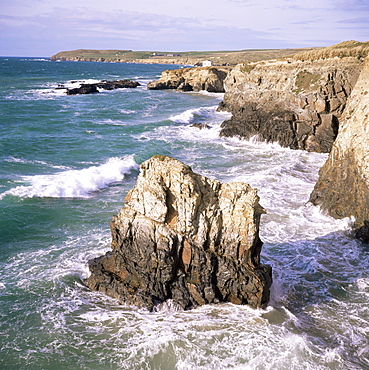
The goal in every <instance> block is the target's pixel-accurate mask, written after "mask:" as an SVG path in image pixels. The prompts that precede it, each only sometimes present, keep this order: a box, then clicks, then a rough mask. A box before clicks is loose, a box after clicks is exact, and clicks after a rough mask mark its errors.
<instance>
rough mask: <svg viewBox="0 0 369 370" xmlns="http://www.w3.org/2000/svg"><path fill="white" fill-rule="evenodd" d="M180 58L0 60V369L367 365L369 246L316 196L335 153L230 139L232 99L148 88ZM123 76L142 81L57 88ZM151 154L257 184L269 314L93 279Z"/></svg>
mask: <svg viewBox="0 0 369 370" xmlns="http://www.w3.org/2000/svg"><path fill="white" fill-rule="evenodd" d="M181 67H184V66H178V65H158V64H157V65H150V64H124V63H96V62H95V63H93V62H63V61H61V62H51V61H49V60H48V59H47V58H0V81H1V84H0V107H1V116H0V130H1V131H0V132H1V133H0V161H1V162H0V163H1V164H0V368H1V369H27V370H36V369H37V370H39V369H50V370H51V369H52V370H54V369H55V370H58V369H71V370H72V369H73V370H77V369H102V370H104V369H130V370H131V369H132V370H135V369H160V370H171V369H196V370H197V369H204V370H205V369H206V370H208V369H209V370H210V369H216V370H220V369H260V370H261V369H273V370H274V369H277V370H282V369H288V370H291V369H301V370H306V369H314V370H315V369H345V370H346V369H369V246H368V244H364V243H362V242H360V241H358V240H355V239H354V238H353V237H352V231H351V230H352V222H353V220H352V219H343V220H335V219H333V218H331V217H329V216H327V215H325V214H323V213H322V212H321V211H320V209H319V208H318V207H315V206H313V205H312V204H310V203H309V202H308V199H309V194H310V193H311V191H312V189H313V187H314V184H315V182H316V181H317V178H318V171H319V168H320V167H321V166H322V164H323V163H324V162H325V160H326V159H327V154H319V153H308V152H304V151H299V150H291V149H288V148H282V147H281V146H279V145H278V143H265V142H261V141H258V140H257V138H252V139H251V140H242V139H240V138H237V137H234V138H223V137H220V136H219V132H220V126H221V123H222V122H223V121H224V120H226V119H228V118H229V117H230V114H229V113H226V112H218V111H217V107H218V104H219V103H220V102H221V101H222V98H223V95H222V94H214V93H207V92H204V91H200V92H186V93H184V92H178V91H173V90H163V91H152V90H147V83H148V82H149V81H152V80H156V79H158V78H159V77H160V74H161V72H162V71H163V70H166V69H174V68H181ZM118 79H131V80H134V81H138V82H139V83H140V84H141V86H139V87H138V88H135V89H117V90H112V91H101V92H99V93H97V94H90V95H74V96H69V95H66V93H65V91H66V90H65V89H63V88H62V87H63V86H64V87H68V86H78V85H79V84H80V83H83V82H93V81H100V80H118ZM193 124H201V125H203V126H204V128H203V129H199V128H198V127H194V126H192V125H193ZM156 154H161V155H168V156H171V157H174V158H177V159H179V160H181V161H183V162H184V163H186V164H188V165H190V166H191V167H192V169H193V170H194V171H195V172H197V173H200V174H202V175H204V176H207V177H209V178H212V179H216V180H219V181H221V182H235V181H242V182H246V183H248V184H250V185H251V186H252V187H254V188H257V189H258V194H259V196H260V203H261V205H262V206H263V207H264V208H265V209H266V210H267V214H266V215H263V216H262V221H261V225H260V236H261V239H262V241H263V242H264V245H263V249H262V253H261V259H262V262H263V263H265V264H269V265H271V266H272V268H273V279H274V281H273V285H272V289H271V300H270V303H269V305H268V307H267V308H265V309H252V308H250V307H248V306H238V305H233V304H230V303H221V304H217V305H204V306H201V307H199V308H196V309H193V310H189V311H178V310H176V309H175V308H174V307H172V306H171V305H170V304H168V305H165V306H163V307H162V308H161V309H160V310H158V311H157V312H149V311H147V310H144V309H139V308H137V307H134V306H127V305H121V304H119V302H117V301H116V300H115V299H112V298H109V297H107V296H105V295H104V294H102V293H98V292H92V291H90V290H89V289H88V288H87V287H86V286H85V285H84V284H83V279H84V278H86V277H87V276H88V275H89V270H88V266H87V262H88V260H89V259H91V258H95V257H97V256H100V255H102V254H104V253H106V252H107V251H109V250H110V231H109V222H110V220H111V218H112V216H113V215H115V214H117V213H118V212H119V210H120V208H121V207H122V206H123V205H124V198H125V195H126V194H127V192H128V191H129V189H131V188H132V187H133V186H134V185H135V182H136V179H137V176H138V174H139V165H140V164H141V163H142V162H143V161H145V160H147V159H149V158H150V157H151V156H153V155H156Z"/></svg>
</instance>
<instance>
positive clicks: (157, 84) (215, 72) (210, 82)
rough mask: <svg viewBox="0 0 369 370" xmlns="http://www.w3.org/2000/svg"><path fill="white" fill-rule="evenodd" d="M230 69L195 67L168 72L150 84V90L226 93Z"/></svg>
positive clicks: (148, 86)
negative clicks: (224, 83) (226, 81)
mask: <svg viewBox="0 0 369 370" xmlns="http://www.w3.org/2000/svg"><path fill="white" fill-rule="evenodd" d="M230 69H231V68H230V67H195V68H181V69H174V70H167V71H164V72H162V74H161V77H160V79H159V80H157V81H151V82H149V83H148V85H147V88H148V89H149V90H163V89H176V90H180V91H201V90H205V91H209V92H224V85H223V82H224V79H225V78H226V77H227V74H228V72H229V71H230Z"/></svg>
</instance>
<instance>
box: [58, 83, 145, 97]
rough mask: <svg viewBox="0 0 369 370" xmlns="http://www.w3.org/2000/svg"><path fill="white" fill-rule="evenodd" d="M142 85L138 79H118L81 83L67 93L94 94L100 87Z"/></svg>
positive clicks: (111, 87)
mask: <svg viewBox="0 0 369 370" xmlns="http://www.w3.org/2000/svg"><path fill="white" fill-rule="evenodd" d="M137 86H140V83H139V82H137V81H131V80H118V81H105V80H104V81H100V82H97V83H92V84H81V85H80V86H79V87H74V88H68V89H66V93H67V95H78V94H94V93H98V92H99V89H104V90H114V89H124V88H135V87H137ZM63 88H64V86H63V85H60V86H59V87H58V89H63Z"/></svg>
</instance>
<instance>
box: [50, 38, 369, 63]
mask: <svg viewBox="0 0 369 370" xmlns="http://www.w3.org/2000/svg"><path fill="white" fill-rule="evenodd" d="M367 55H369V41H367V42H358V41H344V42H341V43H339V44H336V45H332V46H329V47H325V48H305V49H259V50H256V49H255V50H239V51H188V52H158V51H132V50H91V49H78V50H71V51H62V52H60V53H57V54H55V55H53V56H52V57H51V58H50V59H51V60H70V61H88V62H123V63H124V62H125V63H130V62H131V63H132V62H136V63H168V64H191V65H195V64H196V63H201V62H203V61H204V60H210V61H212V62H213V64H214V65H224V64H229V65H234V64H238V63H247V62H257V61H261V60H270V59H284V58H291V59H295V60H311V61H312V60H318V59H328V58H334V57H339V58H343V57H357V58H358V59H361V58H364V57H366V56H367Z"/></svg>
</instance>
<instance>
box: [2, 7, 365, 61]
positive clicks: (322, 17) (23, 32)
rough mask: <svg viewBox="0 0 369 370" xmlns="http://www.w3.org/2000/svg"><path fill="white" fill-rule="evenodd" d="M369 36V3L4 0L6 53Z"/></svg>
mask: <svg viewBox="0 0 369 370" xmlns="http://www.w3.org/2000/svg"><path fill="white" fill-rule="evenodd" d="M346 40H356V41H368V40H369V0H302V1H301V0H182V1H178V0H156V1H155V0H0V55H1V56H29V57H32V56H33V57H49V56H52V55H54V54H56V53H57V52H59V51H67V50H75V49H118V50H127V49H128V50H135V51H139V50H147V51H171V52H176V51H178V52H183V51H206V50H246V49H273V48H297V47H311V46H329V45H333V44H336V43H339V42H341V41H346Z"/></svg>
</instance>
